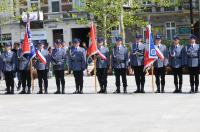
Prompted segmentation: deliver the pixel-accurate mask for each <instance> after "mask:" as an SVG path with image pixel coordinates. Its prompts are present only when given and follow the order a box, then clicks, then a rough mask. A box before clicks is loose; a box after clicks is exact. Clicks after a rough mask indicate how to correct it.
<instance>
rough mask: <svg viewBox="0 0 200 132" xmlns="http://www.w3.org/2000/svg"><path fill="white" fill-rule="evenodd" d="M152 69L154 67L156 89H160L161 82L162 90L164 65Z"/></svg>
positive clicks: (163, 85)
mask: <svg viewBox="0 0 200 132" xmlns="http://www.w3.org/2000/svg"><path fill="white" fill-rule="evenodd" d="M154 69H155V76H156V85H157V88H158V91H159V90H160V84H161V88H162V90H164V87H165V67H161V68H154Z"/></svg>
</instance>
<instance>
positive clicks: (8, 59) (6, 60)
mask: <svg viewBox="0 0 200 132" xmlns="http://www.w3.org/2000/svg"><path fill="white" fill-rule="evenodd" d="M1 59H2V70H3V71H4V72H7V71H15V70H16V60H15V59H16V54H15V53H14V52H12V51H10V52H3V53H2V54H1Z"/></svg>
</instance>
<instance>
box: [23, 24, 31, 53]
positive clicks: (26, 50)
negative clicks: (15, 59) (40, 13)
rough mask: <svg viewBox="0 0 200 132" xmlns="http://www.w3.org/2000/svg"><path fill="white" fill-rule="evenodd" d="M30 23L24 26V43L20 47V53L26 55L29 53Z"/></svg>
mask: <svg viewBox="0 0 200 132" xmlns="http://www.w3.org/2000/svg"><path fill="white" fill-rule="evenodd" d="M29 39H30V21H29V22H27V24H26V31H25V34H24V42H23V44H22V45H21V49H22V53H23V54H27V53H30V40H29Z"/></svg>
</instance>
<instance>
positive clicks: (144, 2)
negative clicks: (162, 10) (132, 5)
mask: <svg viewBox="0 0 200 132" xmlns="http://www.w3.org/2000/svg"><path fill="white" fill-rule="evenodd" d="M143 5H146V6H151V5H152V3H151V1H143Z"/></svg>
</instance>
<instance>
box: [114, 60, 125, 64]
mask: <svg viewBox="0 0 200 132" xmlns="http://www.w3.org/2000/svg"><path fill="white" fill-rule="evenodd" d="M114 62H117V63H125V60H120V61H117V60H115V61H114Z"/></svg>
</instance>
